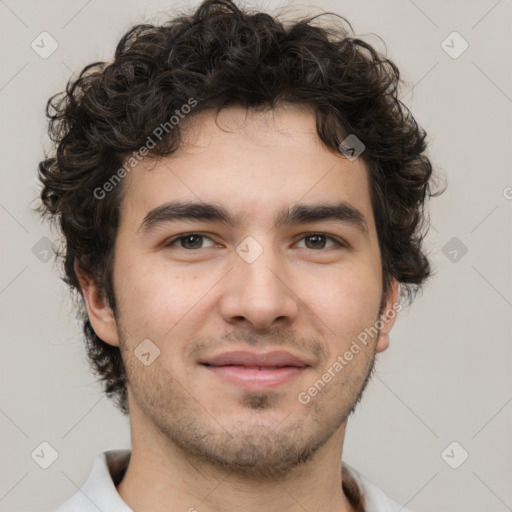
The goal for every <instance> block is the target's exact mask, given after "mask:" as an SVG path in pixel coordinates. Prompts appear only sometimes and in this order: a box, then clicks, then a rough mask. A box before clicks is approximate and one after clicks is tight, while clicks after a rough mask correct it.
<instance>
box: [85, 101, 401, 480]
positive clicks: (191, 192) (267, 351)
mask: <svg viewBox="0 0 512 512" xmlns="http://www.w3.org/2000/svg"><path fill="white" fill-rule="evenodd" d="M183 129H184V145H183V146H182V148H181V149H180V150H179V152H178V153H175V154H173V155H171V156H170V157H166V158H164V159H161V160H160V161H158V162H157V163H155V162H143V163H141V164H139V165H138V166H137V167H135V168H134V169H133V170H132V171H131V173H130V174H129V175H128V176H127V177H126V178H125V181H124V182H123V186H124V187H125V188H124V196H123V200H122V203H121V211H120V226H119V230H118V235H117V239H116V246H115V260H114V279H113V282H114V290H115V295H116V299H117V307H118V309H117V312H116V313H117V314H116V319H115V321H112V322H109V321H108V320H107V317H106V316H105V315H104V316H102V314H103V313H102V312H95V311H94V306H92V305H91V304H90V301H89V302H88V307H89V313H90V317H91V321H92V322H93V326H94V327H95V330H96V332H97V333H98V335H99V336H100V337H101V338H102V339H104V340H105V341H107V342H108V343H111V344H113V345H119V346H120V349H121V352H122V357H123V360H124V362H125V366H126V369H127V373H128V380H129V385H128V390H129V400H130V411H131V415H132V419H133V418H134V417H137V418H138V419H139V421H143V422H144V423H145V424H146V425H147V426H148V428H153V429H154V430H155V432H158V437H159V438H161V439H163V440H164V441H165V442H166V443H170V444H172V445H173V446H176V447H178V448H179V449H180V450H183V451H184V452H186V453H189V454H190V455H191V456H192V457H198V458H200V459H201V460H203V461H208V462H210V463H212V464H215V465H221V466H225V467H229V468H231V469H236V470H237V471H239V472H246V473H251V474H254V475H256V474H259V475H267V476H273V477H275V475H276V474H278V473H280V472H285V471H287V470H289V468H291V467H294V466H296V465H299V464H301V463H302V462H305V461H307V460H309V459H310V458H311V457H313V455H314V454H315V452H316V451H317V450H318V449H319V448H320V447H321V446H323V445H324V444H325V443H326V442H327V441H328V440H329V439H332V438H335V437H336V435H339V434H340V432H341V431H342V430H343V429H344V426H345V422H346V419H347V417H348V415H349V414H350V412H351V411H352V409H353V407H354V405H355V403H356V402H357V401H358V399H359V397H360V395H361V393H362V390H363V389H364V385H365V383H366V380H367V378H368V376H369V373H370V370H371V368H372V364H373V362H374V357H375V353H376V351H380V350H383V349H385V348H386V343H385V342H384V341H382V339H381V340H380V341H379V338H378V336H377V335H375V334H373V333H372V334H371V335H370V336H366V340H365V343H363V342H361V341H357V340H358V339H359V340H361V333H363V332H365V329H368V328H371V327H373V326H374V325H375V322H376V321H377V320H378V319H379V305H380V302H381V298H382V292H383V290H382V284H381V280H382V274H381V260H380V252H379V247H378V241H377V233H376V230H375V222H374V218H373V214H372V208H371V203H370V190H369V181H368V175H367V170H366V167H365V164H364V163H363V161H362V160H361V158H358V159H356V160H354V161H349V160H348V159H346V158H345V157H343V155H341V154H340V155H336V154H333V153H332V152H330V151H328V150H327V149H326V148H325V147H324V146H322V144H321V143H320V141H319V139H318V137H317V135H316V132H315V119H314V115H313V113H311V112H309V111H307V110H305V109H299V108H298V107H280V108H279V109H277V110H273V111H267V112H259V113H256V112H252V111H251V112H249V113H246V112H245V110H243V109H239V108H236V107H233V108H229V109H225V110H223V111H221V113H220V114H219V116H218V117H217V119H215V117H214V116H213V115H212V114H210V113H204V114H200V115H199V116H197V117H195V118H193V119H190V120H188V121H186V124H185V122H184V123H183ZM177 202H180V203H181V208H176V205H177ZM185 203H195V204H196V206H195V207H191V208H186V207H185V206H184V204H185ZM342 203H343V204H342ZM319 205H323V206H324V207H331V206H336V207H338V208H332V209H329V208H324V209H323V210H322V209H320V208H317V207H318V206H319ZM340 205H341V206H340ZM315 208H316V209H315ZM191 212H192V213H194V212H195V218H193V217H192V216H191V215H190V214H191ZM180 215H181V216H180ZM394 289H396V288H394ZM393 299H396V294H395V295H392V296H390V298H389V299H388V303H387V306H388V307H390V306H391V304H392V300H393ZM391 325H392V321H390V322H388V323H386V324H385V327H384V331H388V330H389V329H390V328H391ZM381 327H382V326H381ZM358 336H359V338H358ZM144 340H146V341H144ZM148 340H149V341H148ZM354 341H355V342H356V345H357V346H358V347H359V350H358V351H356V350H355V348H354ZM141 344H142V345H141ZM347 352H351V353H352V357H350V358H349V356H347ZM141 353H142V354H143V356H142V357H141ZM138 356H139V357H140V359H139V357H138ZM340 367H341V369H340ZM319 381H321V382H320V383H319ZM315 383H316V384H315ZM315 390H316V392H315Z"/></svg>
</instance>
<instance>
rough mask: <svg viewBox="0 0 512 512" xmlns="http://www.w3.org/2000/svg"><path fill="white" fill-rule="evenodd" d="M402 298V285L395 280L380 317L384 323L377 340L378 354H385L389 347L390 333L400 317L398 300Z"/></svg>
mask: <svg viewBox="0 0 512 512" xmlns="http://www.w3.org/2000/svg"><path fill="white" fill-rule="evenodd" d="M399 298H400V283H399V282H398V281H397V280H396V279H395V278H393V280H392V284H391V287H390V290H389V292H388V297H387V300H386V306H385V307H384V311H383V312H382V314H381V316H380V320H381V321H382V323H383V326H382V329H381V330H380V332H379V338H378V340H377V347H376V349H375V350H376V351H377V352H384V350H386V349H387V348H388V347H389V332H390V331H391V329H392V328H393V325H394V324H395V321H396V317H397V316H398V311H400V308H398V307H397V306H398V300H399Z"/></svg>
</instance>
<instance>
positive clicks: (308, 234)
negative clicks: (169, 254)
mask: <svg viewBox="0 0 512 512" xmlns="http://www.w3.org/2000/svg"><path fill="white" fill-rule="evenodd" d="M192 235H196V236H199V237H201V238H209V239H210V240H211V238H210V237H209V236H207V235H203V234H201V233H195V232H191V233H183V234H181V235H178V236H175V237H173V238H171V239H170V240H168V241H167V242H165V244H164V247H165V248H170V247H172V246H173V245H174V244H175V243H176V242H179V241H180V240H183V239H185V238H187V237H189V236H192ZM313 236H321V237H324V238H326V239H328V240H331V241H333V242H334V243H335V244H336V245H337V246H339V247H346V244H344V243H343V242H340V241H339V240H337V239H336V238H334V237H332V236H329V235H326V234H325V233H321V232H312V233H306V234H305V235H303V236H302V237H301V238H300V239H299V241H301V240H303V239H304V238H308V237H313ZM212 241H213V240H212ZM179 249H183V250H185V251H190V252H192V251H199V250H200V249H186V248H185V247H179ZM202 249H206V247H202ZM306 249H307V248H306ZM331 249H332V247H331ZM310 250H312V251H315V250H317V251H318V250H327V249H324V248H322V249H310Z"/></svg>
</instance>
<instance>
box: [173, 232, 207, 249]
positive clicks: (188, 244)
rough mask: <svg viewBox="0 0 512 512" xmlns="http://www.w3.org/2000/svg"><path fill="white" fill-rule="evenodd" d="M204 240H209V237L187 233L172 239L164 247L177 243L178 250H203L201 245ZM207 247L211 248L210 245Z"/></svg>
mask: <svg viewBox="0 0 512 512" xmlns="http://www.w3.org/2000/svg"><path fill="white" fill-rule="evenodd" d="M205 239H206V240H211V239H210V238H209V237H207V236H204V235H200V234H198V233H187V234H185V235H180V236H177V237H175V238H173V239H172V240H170V241H169V243H167V244H166V245H165V246H166V247H172V246H174V245H175V244H176V242H179V246H178V248H180V249H190V250H194V249H203V248H204V247H202V245H203V241H204V240H205ZM212 245H213V244H212ZM209 247H211V245H210V246H209Z"/></svg>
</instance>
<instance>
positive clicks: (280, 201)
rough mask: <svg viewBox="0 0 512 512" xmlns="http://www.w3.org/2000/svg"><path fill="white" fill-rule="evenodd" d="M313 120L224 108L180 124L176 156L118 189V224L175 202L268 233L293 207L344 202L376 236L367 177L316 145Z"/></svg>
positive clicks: (291, 112)
mask: <svg viewBox="0 0 512 512" xmlns="http://www.w3.org/2000/svg"><path fill="white" fill-rule="evenodd" d="M315 123H316V120H315V116H314V113H313V112H312V111H311V110H309V109H306V108H303V107H298V106H281V107H279V108H277V109H274V110H265V111H254V110H246V109H244V108H240V107H229V108H226V109H223V110H221V111H220V112H219V113H218V115H216V114H215V113H214V112H211V111H207V112H203V113H201V114H196V115H194V116H193V117H191V118H190V119H186V118H185V119H184V120H183V121H182V124H181V125H180V128H181V130H182V140H181V142H180V148H179V149H178V151H176V152H175V153H173V154H172V155H170V156H168V157H164V158H161V159H159V160H158V161H156V160H151V159H146V160H143V161H142V162H141V163H140V164H138V165H137V166H136V167H134V168H133V170H132V171H131V172H130V173H129V174H127V176H126V178H125V181H124V183H123V187H124V188H125V190H124V197H123V201H122V204H121V223H122V224H125V223H126V222H130V223H131V224H132V228H133V227H135V223H137V222H138V223H139V224H138V225H137V228H138V227H139V226H140V222H141V221H142V220H143V219H144V217H145V215H146V214H147V213H148V212H149V211H151V210H152V209H154V208H156V207H158V206H160V205H163V204H165V203H168V202H170V201H173V200H179V201H186V202H195V203H197V202H204V203H217V204H223V205H225V206H227V207H228V209H229V210H230V211H231V212H233V213H234V214H236V217H237V219H239V220H244V219H245V220H246V221H247V222H248V223H249V222H260V221H261V222H263V223H267V224H268V225H269V226H270V223H273V221H274V220H275V218H276V212H282V211H283V208H285V207H290V206H292V205H295V204H297V203H301V204H308V203H311V204H313V203H315V204H318V203H339V202H340V201H343V202H346V203H348V204H350V205H352V206H354V207H355V208H357V209H358V210H360V211H361V212H362V213H363V215H364V217H365V218H366V221H367V223H368V226H369V228H370V231H371V230H372V229H374V222H373V215H372V211H371V202H370V195H369V181H368V173H367V168H366V165H365V163H364V162H363V160H362V159H361V158H358V159H356V160H354V161H349V160H348V159H346V158H345V157H344V156H343V155H341V153H340V154H339V155H337V154H335V153H333V152H332V151H330V150H328V149H327V148H326V147H325V146H324V145H323V144H322V143H321V141H320V139H319V138H318V135H317V133H316V127H315Z"/></svg>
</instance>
